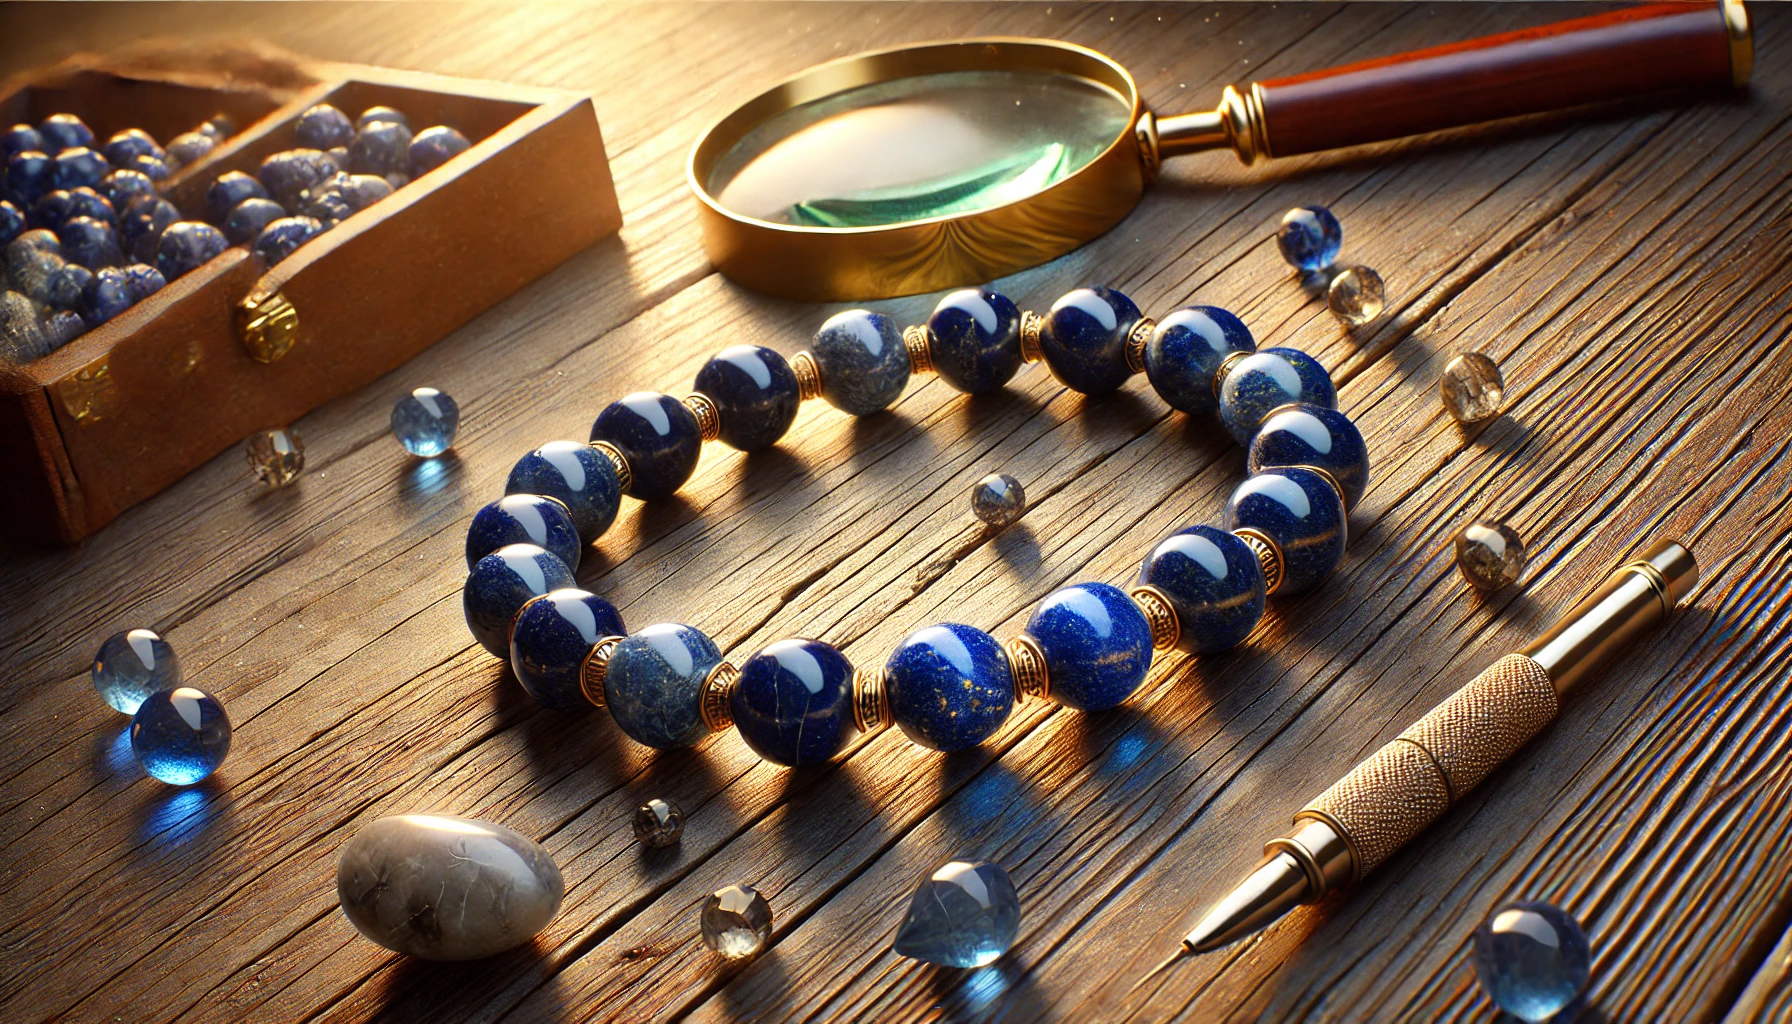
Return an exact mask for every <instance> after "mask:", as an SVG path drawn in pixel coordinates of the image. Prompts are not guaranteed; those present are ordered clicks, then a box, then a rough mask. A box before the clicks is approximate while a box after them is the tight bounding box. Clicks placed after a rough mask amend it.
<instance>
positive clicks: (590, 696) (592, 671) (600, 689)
mask: <svg viewBox="0 0 1792 1024" xmlns="http://www.w3.org/2000/svg"><path fill="white" fill-rule="evenodd" d="M621 642H622V637H619V636H606V637H604V638H603V639H601V640H599V641H598V642H597V643H595V644H592V645H591V651H590V652H589V653H588V654H586V655H585V665H584V667H583V668H582V669H581V670H580V671H579V689H581V690H583V691H584V692H585V699H586V700H588V701H590V702H591V703H592V704H594V705H596V706H598V707H600V708H601V707H603V706H604V672H605V671H606V670H608V668H609V666H610V655H611V654H612V653H613V652H614V651H615V650H616V645H617V644H619V643H621Z"/></svg>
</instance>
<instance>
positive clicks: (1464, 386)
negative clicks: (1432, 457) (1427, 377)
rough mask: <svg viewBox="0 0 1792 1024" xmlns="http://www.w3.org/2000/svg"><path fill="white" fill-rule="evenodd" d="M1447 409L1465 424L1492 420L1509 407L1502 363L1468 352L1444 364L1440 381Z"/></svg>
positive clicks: (1439, 384) (1439, 386)
mask: <svg viewBox="0 0 1792 1024" xmlns="http://www.w3.org/2000/svg"><path fill="white" fill-rule="evenodd" d="M1438 389H1439V391H1440V392H1441V393H1442V395H1443V399H1444V408H1446V409H1448V410H1450V415H1452V416H1454V417H1456V418H1457V419H1458V420H1461V421H1462V422H1463V423H1479V422H1481V421H1482V420H1488V419H1492V418H1493V417H1495V416H1498V415H1499V414H1500V411H1501V410H1502V409H1504V408H1505V407H1506V380H1505V378H1504V377H1501V376H1500V366H1499V364H1498V363H1496V362H1494V361H1493V360H1491V359H1489V358H1487V357H1486V356H1484V355H1482V354H1481V353H1479V352H1464V353H1462V354H1461V355H1459V356H1457V357H1456V358H1454V359H1452V360H1450V361H1449V362H1448V363H1447V364H1445V365H1444V375H1443V379H1442V380H1441V381H1439V382H1438Z"/></svg>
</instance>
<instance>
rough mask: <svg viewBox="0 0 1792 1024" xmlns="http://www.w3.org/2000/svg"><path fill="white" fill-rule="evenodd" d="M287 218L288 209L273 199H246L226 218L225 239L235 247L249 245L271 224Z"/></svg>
mask: <svg viewBox="0 0 1792 1024" xmlns="http://www.w3.org/2000/svg"><path fill="white" fill-rule="evenodd" d="M285 216H286V207H284V206H281V205H280V204H279V203H276V202H274V201H273V200H272V199H255V198H249V199H245V200H243V201H242V202H240V203H238V204H237V205H236V208H235V209H233V210H231V211H230V213H229V214H227V215H226V216H225V218H224V237H225V238H228V239H230V241H231V242H232V243H233V244H235V245H248V244H249V243H250V242H252V241H254V240H255V239H256V238H257V237H259V236H260V235H261V232H262V231H263V230H264V229H265V228H266V227H267V226H268V225H269V224H272V223H274V222H275V221H277V220H280V219H282V218H283V217H285ZM301 244H302V243H301ZM295 248H296V247H295Z"/></svg>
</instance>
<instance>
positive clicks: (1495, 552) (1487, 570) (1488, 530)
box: [1456, 519, 1525, 591]
mask: <svg viewBox="0 0 1792 1024" xmlns="http://www.w3.org/2000/svg"><path fill="white" fill-rule="evenodd" d="M1524 556H1525V552H1524V541H1523V540H1521V539H1520V538H1519V536H1518V531H1516V530H1514V529H1512V528H1511V527H1510V526H1507V525H1506V524H1505V523H1500V522H1495V521H1493V520H1490V519H1483V520H1481V521H1479V522H1474V523H1470V524H1469V525H1467V526H1465V527H1463V528H1462V530H1461V531H1460V532H1458V533H1457V534H1456V568H1457V569H1459V570H1461V572H1462V576H1463V578H1464V579H1466V580H1468V581H1469V582H1470V583H1472V584H1474V585H1475V589H1477V590H1486V591H1494V590H1498V589H1500V588H1501V587H1504V586H1509V585H1510V584H1513V583H1517V582H1518V577H1519V574H1520V573H1522V572H1524Z"/></svg>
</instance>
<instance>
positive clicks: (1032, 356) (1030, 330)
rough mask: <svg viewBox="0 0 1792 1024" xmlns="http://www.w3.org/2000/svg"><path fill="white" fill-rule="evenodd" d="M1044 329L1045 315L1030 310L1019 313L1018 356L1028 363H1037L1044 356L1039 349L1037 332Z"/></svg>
mask: <svg viewBox="0 0 1792 1024" xmlns="http://www.w3.org/2000/svg"><path fill="white" fill-rule="evenodd" d="M1044 329H1045V317H1042V316H1040V315H1039V314H1038V313H1035V312H1033V311H1032V310H1030V309H1029V310H1027V311H1026V312H1023V313H1022V314H1021V315H1020V357H1021V359H1022V360H1024V361H1026V362H1029V363H1037V362H1039V361H1040V360H1041V359H1044V358H1045V353H1043V352H1041V351H1040V350H1039V332H1040V331H1042V330H1044Z"/></svg>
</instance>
